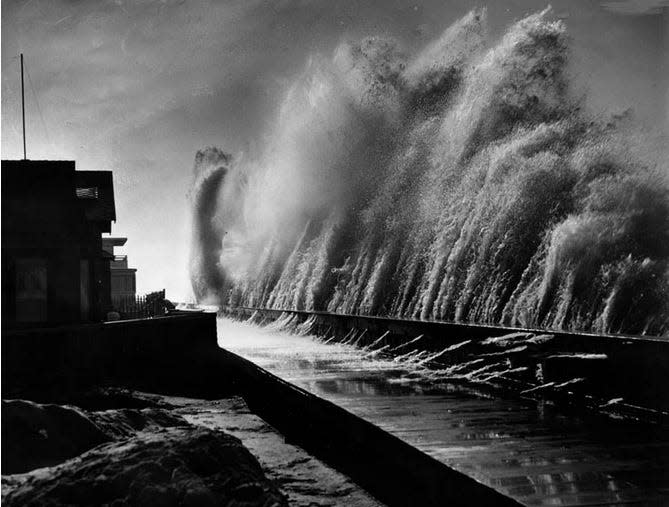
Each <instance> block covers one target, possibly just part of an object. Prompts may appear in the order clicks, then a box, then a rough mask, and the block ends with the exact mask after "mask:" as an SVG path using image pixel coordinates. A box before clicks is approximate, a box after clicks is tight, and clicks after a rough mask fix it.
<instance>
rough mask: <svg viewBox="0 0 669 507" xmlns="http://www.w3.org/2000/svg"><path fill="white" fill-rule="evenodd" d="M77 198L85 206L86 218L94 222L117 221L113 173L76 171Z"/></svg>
mask: <svg viewBox="0 0 669 507" xmlns="http://www.w3.org/2000/svg"><path fill="white" fill-rule="evenodd" d="M74 177H75V182H76V187H77V197H78V198H79V199H80V200H81V202H82V203H83V204H84V208H85V211H86V218H88V219H89V220H91V221H93V222H111V221H116V207H115V205H114V180H113V177H112V172H111V171H76V173H75V176H74Z"/></svg>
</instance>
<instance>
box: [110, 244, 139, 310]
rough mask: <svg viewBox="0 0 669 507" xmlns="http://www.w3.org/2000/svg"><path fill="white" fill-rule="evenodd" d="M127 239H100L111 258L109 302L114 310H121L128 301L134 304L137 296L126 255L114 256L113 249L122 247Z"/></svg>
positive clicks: (132, 271) (132, 272) (132, 269)
mask: <svg viewBox="0 0 669 507" xmlns="http://www.w3.org/2000/svg"><path fill="white" fill-rule="evenodd" d="M127 241H128V238H102V248H103V250H104V251H105V252H107V253H108V254H110V255H111V256H112V260H111V263H110V265H109V267H110V274H111V302H112V306H113V307H114V309H115V310H117V311H118V310H121V309H122V308H123V307H124V305H126V304H127V303H128V302H129V301H132V302H133V303H134V301H135V298H136V296H137V287H136V281H135V273H136V272H137V270H136V269H134V268H129V267H128V256H127V255H116V254H115V253H114V247H117V246H123V245H125V243H126V242H127Z"/></svg>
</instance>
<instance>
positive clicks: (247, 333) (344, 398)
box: [218, 319, 669, 505]
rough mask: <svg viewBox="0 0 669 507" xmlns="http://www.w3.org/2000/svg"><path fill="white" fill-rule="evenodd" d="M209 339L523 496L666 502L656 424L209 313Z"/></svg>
mask: <svg viewBox="0 0 669 507" xmlns="http://www.w3.org/2000/svg"><path fill="white" fill-rule="evenodd" d="M218 337H219V345H220V346H221V347H224V348H226V349H228V350H230V351H232V352H234V353H237V354H239V355H241V356H242V357H245V358H246V359H249V360H251V361H253V362H254V363H256V364H258V365H259V366H261V367H263V368H265V369H267V370H269V371H270V372H272V373H273V374H275V375H277V376H279V377H281V378H283V379H284V380H287V381H289V382H292V383H294V384H296V385H299V386H300V387H302V388H304V389H306V390H308V391H310V392H312V393H314V394H316V395H318V396H320V397H323V398H325V399H328V400H330V401H332V402H333V403H336V404H337V405H339V406H341V407H343V408H345V409H347V410H349V411H350V412H352V413H354V414H356V415H358V416H360V417H362V418H364V419H366V420H368V421H370V422H372V423H374V424H376V425H377V426H379V427H381V428H383V429H385V430H386V431H388V432H390V433H392V434H394V435H396V436H397V437H399V438H401V439H403V440H405V441H406V442H408V443H410V444H411V445H413V446H415V447H417V448H419V449H421V450H422V451H424V452H426V453H427V454H430V455H431V456H433V457H435V458H436V459H438V460H440V461H442V462H444V463H447V464H448V465H450V466H452V467H453V468H455V469H457V470H460V471H462V472H464V473H466V474H468V475H470V476H472V477H474V478H476V479H477V480H479V481H481V482H483V483H485V484H488V485H490V486H492V487H494V488H495V489H497V490H499V491H501V492H503V493H505V494H507V495H509V496H512V497H513V498H515V499H517V500H519V501H520V502H522V503H524V504H526V505H669V432H667V431H666V428H662V427H658V426H650V425H645V424H640V423H635V422H629V421H620V420H615V419H612V418H610V417H608V416H600V415H597V414H583V413H582V412H580V413H578V414H577V415H576V413H575V412H573V413H570V412H564V411H562V410H557V409H556V408H555V407H554V406H552V405H550V404H548V403H545V402H535V401H532V400H522V399H518V398H509V399H503V398H500V397H499V396H492V395H491V394H490V393H489V392H486V391H485V390H484V389H479V388H477V387H472V386H464V385H462V384H449V383H448V382H439V384H438V385H435V384H432V383H430V382H414V381H412V382H409V381H407V379H408V378H410V377H411V376H410V375H407V373H408V372H407V371H406V369H404V368H403V366H402V364H401V363H398V362H397V361H394V360H393V359H392V358H387V357H384V356H383V354H382V353H380V352H378V351H375V350H373V349H367V350H365V349H360V348H356V347H353V346H348V345H342V344H338V343H324V342H323V341H319V340H318V339H315V338H313V337H310V336H296V335H291V334H287V333H285V332H282V331H281V330H280V329H279V328H278V326H272V325H270V326H265V327H263V328H261V327H258V326H256V325H251V324H246V323H240V322H235V321H232V320H228V319H219V325H218Z"/></svg>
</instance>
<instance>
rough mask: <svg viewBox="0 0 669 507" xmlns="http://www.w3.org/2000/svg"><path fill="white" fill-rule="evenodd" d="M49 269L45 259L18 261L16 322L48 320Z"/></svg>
mask: <svg viewBox="0 0 669 507" xmlns="http://www.w3.org/2000/svg"><path fill="white" fill-rule="evenodd" d="M46 291H47V269H46V260H45V259H17V260H16V321H17V322H45V321H46V320H47V297H46V296H47V292H46Z"/></svg>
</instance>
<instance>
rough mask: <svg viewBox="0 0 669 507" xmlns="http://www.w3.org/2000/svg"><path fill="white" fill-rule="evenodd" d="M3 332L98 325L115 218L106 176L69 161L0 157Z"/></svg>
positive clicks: (105, 302) (106, 301)
mask: <svg viewBox="0 0 669 507" xmlns="http://www.w3.org/2000/svg"><path fill="white" fill-rule="evenodd" d="M1 176H2V327H3V328H12V327H22V326H35V325H40V326H45V325H46V326H49V325H60V324H70V323H80V322H95V321H101V320H104V318H105V316H106V314H107V312H108V311H110V310H111V308H112V301H111V266H110V264H111V262H112V260H113V255H111V254H109V253H108V252H106V251H105V250H103V248H102V236H101V235H102V233H104V232H111V222H112V221H116V209H115V205H114V186H113V179H112V173H111V172H110V171H76V170H75V163H74V161H46V160H39V161H38V160H16V161H14V160H3V161H2V168H1Z"/></svg>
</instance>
